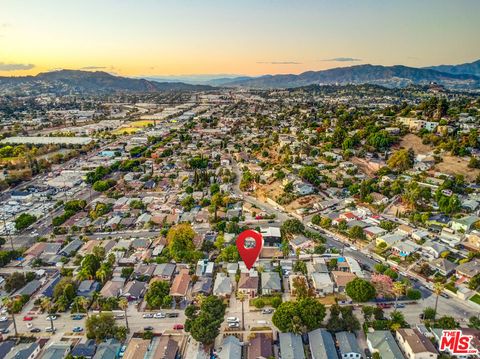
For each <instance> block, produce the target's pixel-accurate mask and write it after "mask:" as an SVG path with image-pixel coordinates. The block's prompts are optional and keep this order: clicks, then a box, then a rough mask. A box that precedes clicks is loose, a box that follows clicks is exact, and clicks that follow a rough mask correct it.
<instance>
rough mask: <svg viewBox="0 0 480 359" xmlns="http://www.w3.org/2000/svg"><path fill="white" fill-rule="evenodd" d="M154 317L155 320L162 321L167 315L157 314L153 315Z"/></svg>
mask: <svg viewBox="0 0 480 359" xmlns="http://www.w3.org/2000/svg"><path fill="white" fill-rule="evenodd" d="M153 317H154V318H155V319H162V318H166V315H165V314H163V313H155V314H154V315H153Z"/></svg>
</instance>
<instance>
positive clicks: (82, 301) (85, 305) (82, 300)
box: [77, 296, 90, 318]
mask: <svg viewBox="0 0 480 359" xmlns="http://www.w3.org/2000/svg"><path fill="white" fill-rule="evenodd" d="M77 298H78V304H80V305H81V306H82V307H83V309H85V312H86V313H87V318H88V307H89V306H90V303H89V301H88V299H87V298H85V297H81V296H80V297H77Z"/></svg>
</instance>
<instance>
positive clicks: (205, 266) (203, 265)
mask: <svg viewBox="0 0 480 359" xmlns="http://www.w3.org/2000/svg"><path fill="white" fill-rule="evenodd" d="M214 267H215V263H213V262H209V261H208V260H207V259H200V260H199V261H198V262H197V269H196V272H195V274H196V275H197V276H198V277H202V276H207V277H212V276H213V270H214Z"/></svg>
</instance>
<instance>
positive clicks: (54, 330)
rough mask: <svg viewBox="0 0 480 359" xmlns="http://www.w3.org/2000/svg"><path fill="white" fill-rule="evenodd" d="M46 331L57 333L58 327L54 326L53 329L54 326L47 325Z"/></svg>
mask: <svg viewBox="0 0 480 359" xmlns="http://www.w3.org/2000/svg"><path fill="white" fill-rule="evenodd" d="M45 331H46V332H47V333H55V332H56V331H57V328H55V327H53V329H52V327H46V328H45Z"/></svg>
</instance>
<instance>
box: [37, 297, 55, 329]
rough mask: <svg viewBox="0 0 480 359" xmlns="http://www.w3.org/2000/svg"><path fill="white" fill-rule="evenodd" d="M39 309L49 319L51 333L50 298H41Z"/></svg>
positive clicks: (51, 306)
mask: <svg viewBox="0 0 480 359" xmlns="http://www.w3.org/2000/svg"><path fill="white" fill-rule="evenodd" d="M40 307H41V308H42V309H43V310H44V311H46V312H47V313H48V317H49V318H50V328H51V329H52V333H53V317H52V314H53V313H52V310H53V305H52V301H51V300H50V298H48V297H43V298H42V301H41V302H40Z"/></svg>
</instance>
